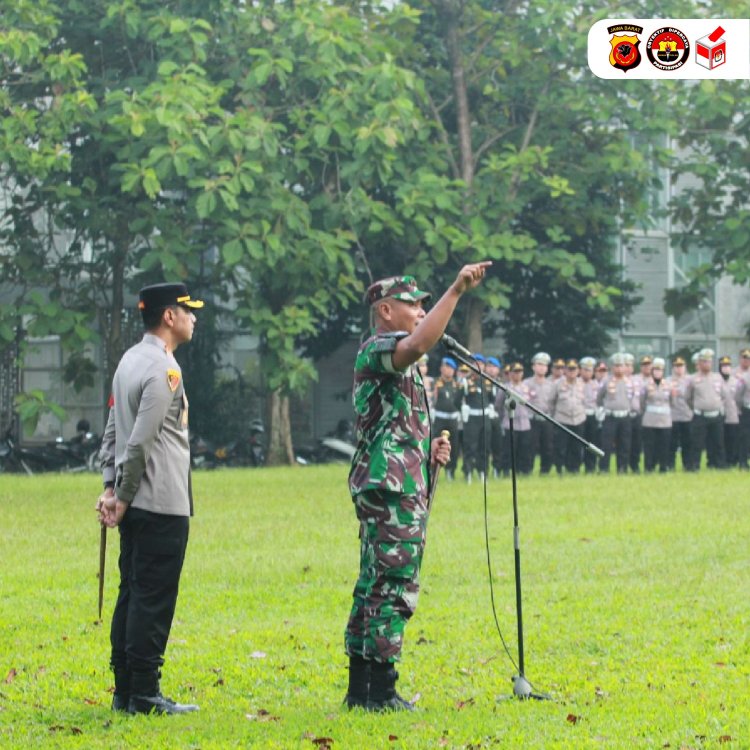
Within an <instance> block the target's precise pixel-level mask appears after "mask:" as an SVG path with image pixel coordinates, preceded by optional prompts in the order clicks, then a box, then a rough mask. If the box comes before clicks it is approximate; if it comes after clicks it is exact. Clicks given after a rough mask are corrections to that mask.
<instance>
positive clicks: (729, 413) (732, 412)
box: [722, 375, 740, 424]
mask: <svg viewBox="0 0 750 750" xmlns="http://www.w3.org/2000/svg"><path fill="white" fill-rule="evenodd" d="M722 377H723V375H722ZM739 389H740V379H739V378H736V377H735V376H734V375H730V376H729V377H728V378H727V379H726V380H725V381H724V424H739V423H740V409H739V406H738V404H737V391H738V390H739Z"/></svg>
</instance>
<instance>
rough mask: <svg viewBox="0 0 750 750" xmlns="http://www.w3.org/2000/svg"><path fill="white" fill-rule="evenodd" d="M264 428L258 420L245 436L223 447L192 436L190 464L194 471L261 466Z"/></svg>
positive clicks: (264, 459) (264, 460)
mask: <svg viewBox="0 0 750 750" xmlns="http://www.w3.org/2000/svg"><path fill="white" fill-rule="evenodd" d="M265 432H266V430H265V427H264V426H263V422H262V420H260V419H254V420H253V421H252V422H250V424H249V426H248V433H247V435H245V436H243V437H241V438H238V439H237V440H232V441H230V442H228V443H225V444H223V445H214V444H212V443H209V442H208V441H206V440H204V439H203V438H201V437H200V436H199V435H194V436H192V437H191V439H190V464H191V466H192V467H193V468H194V469H198V468H204V469H218V468H220V467H222V466H254V467H257V466H263V465H264V464H265V463H266V451H265V448H264V445H263V443H264V437H263V436H264V435H265Z"/></svg>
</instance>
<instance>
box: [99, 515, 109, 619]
mask: <svg viewBox="0 0 750 750" xmlns="http://www.w3.org/2000/svg"><path fill="white" fill-rule="evenodd" d="M106 559H107V527H106V526H105V525H104V524H102V532H101V536H100V537H99V619H100V620H101V619H102V604H103V603H104V563H105V561H106Z"/></svg>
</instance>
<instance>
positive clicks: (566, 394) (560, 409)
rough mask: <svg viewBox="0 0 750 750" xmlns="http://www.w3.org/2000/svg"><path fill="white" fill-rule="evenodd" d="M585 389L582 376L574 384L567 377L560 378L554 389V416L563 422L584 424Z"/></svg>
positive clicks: (566, 423)
mask: <svg viewBox="0 0 750 750" xmlns="http://www.w3.org/2000/svg"><path fill="white" fill-rule="evenodd" d="M584 390H585V389H584V384H583V381H582V380H581V379H580V378H577V379H576V380H575V382H573V383H572V384H571V383H569V382H568V380H567V378H562V380H558V381H557V382H556V383H555V388H554V390H553V391H552V416H553V417H554V418H555V419H556V420H557V421H558V422H560V423H561V424H565V425H578V424H583V423H584V422H585V421H586V407H585V406H584V401H585V393H584Z"/></svg>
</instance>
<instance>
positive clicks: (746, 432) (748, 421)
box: [737, 406, 750, 469]
mask: <svg viewBox="0 0 750 750" xmlns="http://www.w3.org/2000/svg"><path fill="white" fill-rule="evenodd" d="M748 457H750V409H746V408H745V407H744V406H743V407H742V409H740V446H739V451H738V454H737V462H738V463H739V466H740V468H741V469H747V467H748Z"/></svg>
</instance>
